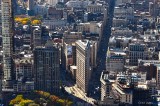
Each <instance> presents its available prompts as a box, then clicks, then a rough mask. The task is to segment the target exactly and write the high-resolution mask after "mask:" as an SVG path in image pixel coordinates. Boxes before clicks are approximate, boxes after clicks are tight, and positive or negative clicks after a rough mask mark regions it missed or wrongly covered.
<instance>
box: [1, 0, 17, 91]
mask: <svg viewBox="0 0 160 106" xmlns="http://www.w3.org/2000/svg"><path fill="white" fill-rule="evenodd" d="M1 8H2V39H3V43H2V44H3V75H4V76H3V80H2V90H3V91H5V90H7V91H8V90H11V89H12V88H13V80H14V74H13V73H14V70H13V69H14V68H13V59H12V55H13V31H14V21H13V9H12V8H13V3H12V0H2V4H1Z"/></svg>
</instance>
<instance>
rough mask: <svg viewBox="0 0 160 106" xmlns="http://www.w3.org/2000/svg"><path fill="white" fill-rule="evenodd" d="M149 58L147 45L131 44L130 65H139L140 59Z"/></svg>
mask: <svg viewBox="0 0 160 106" xmlns="http://www.w3.org/2000/svg"><path fill="white" fill-rule="evenodd" d="M146 58H147V48H146V45H145V44H141V43H131V44H129V65H133V66H136V65H138V59H146Z"/></svg>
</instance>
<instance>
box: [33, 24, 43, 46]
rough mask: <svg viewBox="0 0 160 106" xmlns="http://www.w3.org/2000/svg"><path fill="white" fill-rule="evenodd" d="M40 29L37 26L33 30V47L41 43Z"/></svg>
mask: <svg viewBox="0 0 160 106" xmlns="http://www.w3.org/2000/svg"><path fill="white" fill-rule="evenodd" d="M41 35H42V29H41V28H40V27H39V26H38V27H35V29H34V30H33V48H35V47H37V46H41V45H42V41H41V39H42V36H41Z"/></svg>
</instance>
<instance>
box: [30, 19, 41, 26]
mask: <svg viewBox="0 0 160 106" xmlns="http://www.w3.org/2000/svg"><path fill="white" fill-rule="evenodd" d="M40 23H41V21H40V20H36V19H35V20H33V21H32V25H38V24H40Z"/></svg>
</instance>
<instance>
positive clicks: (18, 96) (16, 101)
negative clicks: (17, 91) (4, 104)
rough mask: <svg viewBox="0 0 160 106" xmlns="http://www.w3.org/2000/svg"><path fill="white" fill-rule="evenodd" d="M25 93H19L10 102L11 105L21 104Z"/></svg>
mask: <svg viewBox="0 0 160 106" xmlns="http://www.w3.org/2000/svg"><path fill="white" fill-rule="evenodd" d="M23 100H24V99H23V95H17V96H16V98H15V99H12V100H11V101H10V103H9V105H10V106H14V105H15V104H19V103H20V102H21V101H23Z"/></svg>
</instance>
